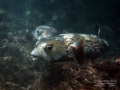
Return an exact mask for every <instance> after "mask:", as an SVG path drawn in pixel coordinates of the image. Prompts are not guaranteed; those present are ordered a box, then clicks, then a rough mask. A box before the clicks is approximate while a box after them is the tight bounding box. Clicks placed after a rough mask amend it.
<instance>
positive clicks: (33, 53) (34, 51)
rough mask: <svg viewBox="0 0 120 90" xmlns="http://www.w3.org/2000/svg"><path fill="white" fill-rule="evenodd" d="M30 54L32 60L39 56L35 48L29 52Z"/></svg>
mask: <svg viewBox="0 0 120 90" xmlns="http://www.w3.org/2000/svg"><path fill="white" fill-rule="evenodd" d="M31 55H32V56H33V60H37V59H38V57H39V54H38V52H37V50H36V49H34V50H33V51H32V52H31Z"/></svg>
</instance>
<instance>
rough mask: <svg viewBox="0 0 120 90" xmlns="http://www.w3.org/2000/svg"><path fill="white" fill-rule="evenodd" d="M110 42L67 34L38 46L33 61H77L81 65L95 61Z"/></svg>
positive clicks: (82, 35)
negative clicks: (87, 61) (88, 61)
mask: <svg viewBox="0 0 120 90" xmlns="http://www.w3.org/2000/svg"><path fill="white" fill-rule="evenodd" d="M108 47H109V46H108V42H107V41H106V40H103V39H101V38H99V37H98V36H96V35H92V34H77V33H67V34H59V35H56V36H53V37H51V38H49V39H45V40H43V41H40V42H38V43H37V44H36V46H35V48H34V50H33V51H32V52H31V55H32V56H33V60H43V61H46V62H63V61H70V60H75V61H76V62H77V63H78V64H79V65H80V64H83V63H84V62H85V61H86V60H89V59H91V60H95V59H96V58H98V57H100V56H101V55H102V54H103V53H104V52H105V51H106V50H107V49H108Z"/></svg>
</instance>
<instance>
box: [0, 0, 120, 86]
mask: <svg viewBox="0 0 120 90" xmlns="http://www.w3.org/2000/svg"><path fill="white" fill-rule="evenodd" d="M96 23H97V24H99V25H100V27H101V33H100V37H101V38H103V39H106V40H107V41H108V43H109V45H110V50H109V53H108V54H107V57H114V56H119V55H120V0H0V50H1V51H0V57H1V58H0V59H1V60H2V59H3V57H5V56H13V58H14V59H16V57H17V55H18V56H19V57H20V58H19V59H18V61H17V63H19V64H20V63H21V64H23V61H24V59H23V58H24V57H22V55H21V51H19V48H17V49H15V48H14V47H12V48H11V46H9V47H10V49H9V48H4V47H3V46H5V45H8V42H11V43H13V46H14V43H15V42H13V41H17V39H18V37H20V38H21V37H25V31H26V29H29V30H31V31H32V30H35V28H36V27H37V26H39V25H43V24H45V25H49V26H52V27H54V28H56V29H57V30H58V31H59V32H60V33H62V31H63V30H67V31H68V32H75V33H85V34H87V33H89V34H90V33H91V34H94V31H93V30H92V26H93V25H94V24H96ZM11 33H12V34H11ZM9 35H12V37H9ZM16 36H17V38H16ZM12 38H14V39H12ZM3 39H4V40H3ZM6 39H7V40H8V41H7V40H6ZM18 40H19V39H18ZM20 42H22V43H24V45H23V46H26V47H27V43H30V42H32V41H30V40H29V41H28V42H26V41H24V40H23V41H20ZM11 45H12V44H11ZM16 45H17V44H16ZM34 45H35V42H34V43H33V44H31V45H28V47H29V48H28V52H27V49H26V50H23V52H24V51H26V52H25V53H27V54H29V55H28V58H27V59H30V58H31V57H30V52H31V50H32V49H33V48H34ZM4 49H5V50H4ZM7 49H8V52H7ZM13 50H17V53H16V51H13ZM11 52H13V54H12V53H11ZM14 52H15V53H14ZM15 55H16V57H15ZM23 56H24V55H23ZM21 58H22V61H21ZM7 63H8V62H6V63H4V64H3V63H0V64H1V65H3V66H1V67H2V68H3V67H4V66H6V64H7ZM11 63H12V64H15V63H16V61H12V62H10V63H9V64H8V67H9V68H12V69H14V72H17V70H18V69H19V67H18V66H11ZM30 63H31V62H30ZM24 64H26V62H24ZM15 68H16V69H15ZM17 68H18V69H17ZM36 68H37V69H36ZM36 68H35V69H36V70H38V69H40V68H38V66H36ZM4 69H5V70H7V71H9V70H8V69H7V68H6V67H5V68H4ZM12 69H11V70H10V71H9V72H7V71H4V70H2V69H1V73H2V74H3V75H2V74H0V77H4V79H0V80H1V82H5V81H13V82H15V83H20V85H21V86H22V85H23V86H25V87H26V86H27V85H26V84H24V83H25V82H26V81H27V80H29V78H33V75H30V77H27V76H29V75H28V74H29V73H28V72H30V71H28V69H29V70H30V69H31V68H30V67H29V68H28V69H26V70H27V71H28V72H26V70H25V72H26V73H24V75H25V76H26V77H27V78H26V77H25V76H24V75H23V76H24V77H21V78H24V80H23V81H21V80H19V78H20V77H19V74H18V73H17V74H14V72H12V71H13V70H12ZM23 71H24V70H23ZM6 72H7V73H6ZM10 72H12V73H13V76H14V75H15V76H16V77H14V79H13V80H11V79H10V78H9V77H11V76H8V74H10ZM30 73H31V72H30ZM6 77H7V78H6ZM8 78H9V79H8ZM28 83H30V81H29V82H28ZM28 83H27V84H28Z"/></svg>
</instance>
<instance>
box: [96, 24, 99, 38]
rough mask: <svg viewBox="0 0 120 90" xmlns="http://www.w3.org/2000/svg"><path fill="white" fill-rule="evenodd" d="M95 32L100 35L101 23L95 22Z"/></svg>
mask: <svg viewBox="0 0 120 90" xmlns="http://www.w3.org/2000/svg"><path fill="white" fill-rule="evenodd" d="M95 33H96V34H97V35H98V36H99V35H100V25H99V24H95Z"/></svg>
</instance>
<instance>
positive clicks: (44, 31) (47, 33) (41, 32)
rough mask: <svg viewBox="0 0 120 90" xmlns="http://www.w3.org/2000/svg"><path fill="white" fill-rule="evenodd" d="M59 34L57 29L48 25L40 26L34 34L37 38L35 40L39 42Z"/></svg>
mask: <svg viewBox="0 0 120 90" xmlns="http://www.w3.org/2000/svg"><path fill="white" fill-rule="evenodd" d="M57 34H58V31H57V30H56V29H55V28H53V27H50V26H46V25H41V26H38V27H37V28H36V30H35V31H34V32H33V36H34V37H35V39H37V40H39V41H41V40H43V39H47V38H50V37H52V36H55V35H57Z"/></svg>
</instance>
